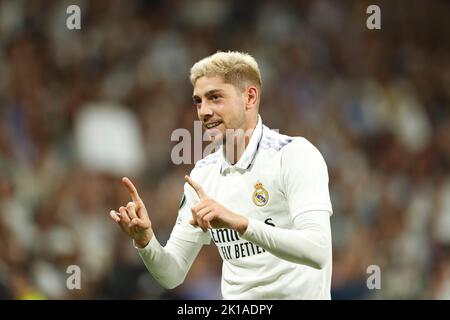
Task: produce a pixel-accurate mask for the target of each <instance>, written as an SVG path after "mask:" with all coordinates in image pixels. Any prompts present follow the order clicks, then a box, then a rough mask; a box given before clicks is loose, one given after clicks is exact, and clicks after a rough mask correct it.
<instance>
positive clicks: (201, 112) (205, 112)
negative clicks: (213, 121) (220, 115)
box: [197, 101, 213, 121]
mask: <svg viewBox="0 0 450 320" xmlns="http://www.w3.org/2000/svg"><path fill="white" fill-rule="evenodd" d="M197 113H198V117H199V119H200V120H202V121H203V120H204V119H207V118H210V117H212V115H213V110H212V109H211V108H210V106H209V105H208V103H207V101H202V103H201V104H200V106H199V107H198V109H197Z"/></svg>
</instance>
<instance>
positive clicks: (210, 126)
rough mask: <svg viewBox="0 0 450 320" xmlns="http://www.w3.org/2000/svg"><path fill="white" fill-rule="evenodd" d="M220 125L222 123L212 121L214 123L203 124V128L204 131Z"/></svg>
mask: <svg viewBox="0 0 450 320" xmlns="http://www.w3.org/2000/svg"><path fill="white" fill-rule="evenodd" d="M221 123H222V121H214V122H209V123H205V124H204V126H205V128H206V129H212V128H215V127H217V126H218V125H219V124H221Z"/></svg>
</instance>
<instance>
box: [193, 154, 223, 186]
mask: <svg viewBox="0 0 450 320" xmlns="http://www.w3.org/2000/svg"><path fill="white" fill-rule="evenodd" d="M220 152H221V149H219V150H217V151H216V152H214V153H211V154H209V155H207V156H206V157H204V158H203V159H201V160H199V161H197V162H196V163H195V166H194V168H193V169H192V171H191V176H192V177H193V179H194V178H195V177H196V176H199V175H200V176H202V175H203V174H202V173H206V172H208V171H210V170H213V169H214V168H216V167H217V165H218V164H219V163H220V161H221V156H220Z"/></svg>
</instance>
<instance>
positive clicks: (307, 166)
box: [281, 138, 332, 220]
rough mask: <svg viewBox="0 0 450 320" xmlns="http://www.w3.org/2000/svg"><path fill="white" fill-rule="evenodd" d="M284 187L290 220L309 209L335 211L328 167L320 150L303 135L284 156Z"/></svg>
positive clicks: (287, 148) (292, 143)
mask: <svg viewBox="0 0 450 320" xmlns="http://www.w3.org/2000/svg"><path fill="white" fill-rule="evenodd" d="M281 186H282V188H283V191H284V193H285V196H286V198H287V201H288V204H289V211H290V214H291V219H292V220H294V219H295V218H296V217H297V215H299V214H301V213H304V212H308V211H327V212H329V213H330V214H331V213H332V207H331V201H330V194H329V190H328V169H327V165H326V163H325V160H324V159H323V157H322V155H321V153H320V152H319V150H318V149H317V148H316V147H314V146H313V145H312V144H311V143H310V142H309V141H308V140H306V139H304V138H296V139H294V140H293V141H292V142H291V143H290V144H288V145H287V146H286V147H285V148H284V150H283V153H282V155H281Z"/></svg>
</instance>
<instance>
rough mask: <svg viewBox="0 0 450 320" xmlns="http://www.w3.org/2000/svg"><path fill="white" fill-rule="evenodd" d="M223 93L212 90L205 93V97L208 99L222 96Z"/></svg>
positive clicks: (219, 90)
mask: <svg viewBox="0 0 450 320" xmlns="http://www.w3.org/2000/svg"><path fill="white" fill-rule="evenodd" d="M222 93H223V91H222V90H221V89H212V90H209V91H207V92H206V93H205V97H207V98H209V97H211V96H213V95H215V94H222Z"/></svg>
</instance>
